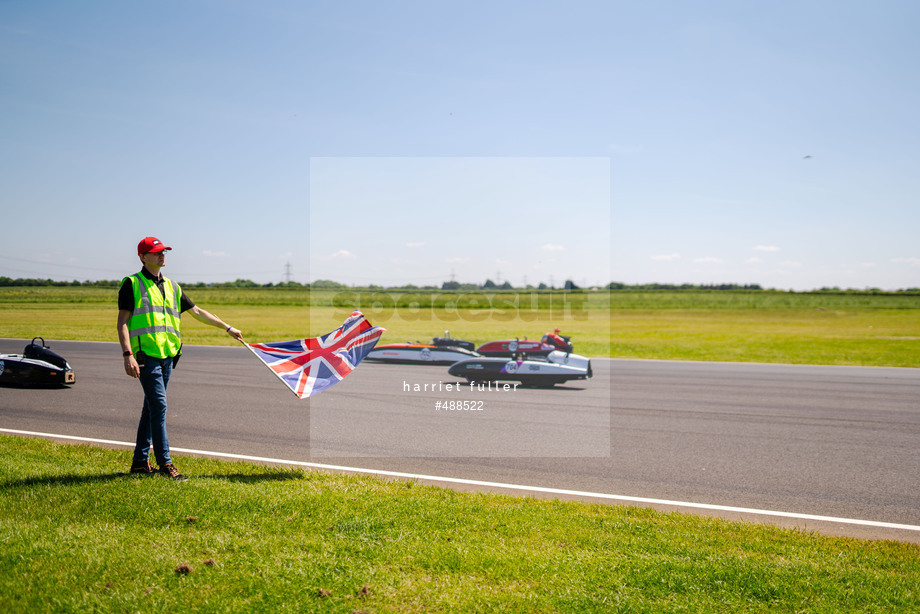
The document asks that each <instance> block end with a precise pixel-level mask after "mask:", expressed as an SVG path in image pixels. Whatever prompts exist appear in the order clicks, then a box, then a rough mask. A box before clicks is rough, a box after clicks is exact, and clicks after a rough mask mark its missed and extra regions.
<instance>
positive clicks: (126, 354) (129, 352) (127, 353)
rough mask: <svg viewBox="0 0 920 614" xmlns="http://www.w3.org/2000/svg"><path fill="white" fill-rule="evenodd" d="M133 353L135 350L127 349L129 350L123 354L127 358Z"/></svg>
mask: <svg viewBox="0 0 920 614" xmlns="http://www.w3.org/2000/svg"><path fill="white" fill-rule="evenodd" d="M133 353H134V352H131V351H127V352H124V353H122V356H124V357H125V358H127V357H128V356H130V355H131V354H133Z"/></svg>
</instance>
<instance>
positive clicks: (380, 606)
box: [0, 436, 920, 613]
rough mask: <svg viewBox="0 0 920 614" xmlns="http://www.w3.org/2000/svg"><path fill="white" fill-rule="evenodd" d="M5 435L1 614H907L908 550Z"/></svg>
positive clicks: (0, 471) (918, 587) (910, 599)
mask: <svg viewBox="0 0 920 614" xmlns="http://www.w3.org/2000/svg"><path fill="white" fill-rule="evenodd" d="M128 460H129V453H128V452H125V451H113V450H108V449H103V448H95V447H89V446H69V445H62V444H57V443H53V442H49V441H44V440H39V439H27V438H20V437H9V436H4V437H0V482H2V487H0V569H2V570H3V573H2V574H0V611H3V612H9V613H17V612H30V613H31V612H87V611H97V612H122V611H125V612H134V611H144V612H167V611H171V612H176V611H183V612H222V611H226V612H312V611H323V612H357V611H364V612H486V611H488V612H492V611H499V610H502V611H505V610H507V611H516V612H560V611H565V612H682V611H683V612H768V611H769V612H899V613H900V612H909V611H918V609H920V546H917V545H913V544H905V543H895V542H868V541H861V540H854V539H841V538H831V537H824V536H820V535H817V534H813V533H807V532H802V531H790V530H781V529H776V528H771V527H766V526H762V525H755V524H748V523H738V522H726V521H720V520H714V519H707V518H701V517H696V516H689V515H682V514H677V513H662V512H656V511H652V510H647V509H636V508H627V507H614V506H604V505H590V504H582V503H574V502H561V501H548V500H536V499H532V498H518V497H510V496H500V495H489V494H475V493H460V492H454V491H450V490H445V489H440V488H434V487H428V486H422V485H419V484H416V483H413V482H406V481H385V480H380V479H376V478H370V477H354V476H342V475H333V474H326V473H320V472H304V471H300V470H287V469H278V468H269V467H262V466H256V465H251V464H243V463H228V462H220V461H215V460H210V459H202V458H178V459H176V460H177V464H178V465H179V467H180V469H181V470H182V471H183V472H184V473H186V474H188V475H190V476H191V479H189V480H188V481H187V482H183V483H176V482H172V481H170V480H167V479H166V478H162V477H141V476H129V475H124V474H123V472H124V471H125V469H126V467H127V463H128Z"/></svg>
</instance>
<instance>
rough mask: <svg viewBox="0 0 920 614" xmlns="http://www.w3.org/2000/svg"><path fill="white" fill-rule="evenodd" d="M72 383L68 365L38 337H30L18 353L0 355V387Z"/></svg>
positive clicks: (70, 369) (74, 380)
mask: <svg viewBox="0 0 920 614" xmlns="http://www.w3.org/2000/svg"><path fill="white" fill-rule="evenodd" d="M36 340H40V341H41V343H36V342H35V341H36ZM76 381H77V380H76V376H75V375H74V371H73V369H72V368H71V366H70V365H69V364H68V363H67V361H66V360H64V358H63V357H62V356H61V355H60V354H57V353H55V352H52V351H51V350H50V349H49V348H48V346H46V345H45V340H44V339H42V338H41V337H34V338H33V339H32V343H30V344H29V345H27V346H26V347H25V349H24V350H23V352H22V354H0V384H2V385H13V386H62V385H65V384H67V385H69V384H73V383H74V382H76Z"/></svg>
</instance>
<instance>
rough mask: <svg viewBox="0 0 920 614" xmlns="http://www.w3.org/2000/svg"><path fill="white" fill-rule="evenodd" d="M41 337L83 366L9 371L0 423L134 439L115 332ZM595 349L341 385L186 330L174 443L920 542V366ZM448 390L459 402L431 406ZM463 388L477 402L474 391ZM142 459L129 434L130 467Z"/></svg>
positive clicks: (175, 383) (132, 391)
mask: <svg viewBox="0 0 920 614" xmlns="http://www.w3.org/2000/svg"><path fill="white" fill-rule="evenodd" d="M27 342H28V340H10V339H0V352H3V353H21V352H22V349H23V346H24V345H25V344H26V343H27ZM47 342H48V345H50V346H51V349H53V350H55V351H57V352H58V353H60V354H61V355H63V356H64V357H65V358H66V359H67V360H68V361H69V362H70V364H71V366H73V368H74V370H75V371H76V377H77V382H76V384H75V385H74V386H73V387H70V388H60V389H37V390H36V389H20V388H8V387H7V388H0V429H12V430H22V431H32V432H38V433H51V434H58V435H67V436H78V437H87V438H96V439H103V440H111V441H118V442H131V441H133V439H134V433H135V430H136V425H137V419H138V416H139V412H140V404H141V401H142V396H141V391H140V385H139V384H138V383H137V382H136V381H134V380H132V379H131V378H129V377H127V376H126V375H125V374H124V371H123V368H122V359H121V356H120V351H119V348H118V347H117V345H116V344H114V343H93V342H68V341H54V340H47ZM592 365H593V369H594V374H595V375H594V378H593V379H590V380H587V381H573V382H568V383H567V384H565V385H563V386H558V387H556V388H555V389H550V390H539V389H523V388H519V389H517V390H513V389H512V390H494V389H493V390H476V389H473V390H471V389H470V388H469V385H468V384H466V383H465V382H459V381H457V380H456V378H453V377H451V376H449V375H448V374H447V368H446V367H433V366H432V367H429V366H425V367H413V366H395V365H382V364H373V363H367V362H365V363H363V364H362V365H361V366H360V367H359V368H358V370H357V371H356V372H355V373H354V374H352V375H351V376H349V377H348V378H347V379H345V380H344V381H343V382H341V383H339V384H337V385H336V386H335V387H334V388H332V389H331V390H330V391H328V392H325V393H322V394H320V395H318V396H316V397H314V398H313V399H310V400H308V401H302V400H299V399H297V398H296V397H295V396H294V395H293V394H292V393H291V392H290V391H288V390H287V389H286V388H284V387H283V385H282V384H281V382H279V381H278V380H277V379H276V378H275V376H274V375H273V374H271V373H270V372H269V371H268V369H266V368H265V367H264V366H262V365H261V364H260V363H259V362H258V361H257V359H256V358H255V357H254V356H253V355H252V354H250V353H249V352H248V351H247V350H246V349H245V348H242V347H233V348H231V347H201V346H196V347H189V348H186V350H185V355H184V356H183V357H182V359H181V361H180V363H179V365H178V367H177V369H176V370H175V371H174V373H173V380H172V381H171V383H170V387H169V403H170V405H169V416H168V428H169V437H170V443H171V445H172V447H173V448H185V449H194V450H206V451H213V452H223V453H233V454H242V455H251V456H258V457H263V458H272V459H283V460H290V461H303V462H314V463H328V464H334V465H341V466H348V467H358V468H364V469H373V470H381V471H396V472H405V473H411V474H418V475H426V476H444V477H450V478H463V479H466V480H473V481H483V482H494V483H501V484H509V485H526V486H534V487H543V488H552V489H564V490H570V491H579V492H583V493H602V494H608V495H617V496H622V497H636V498H646V499H654V500H664V501H668V502H675V503H680V502H684V503H690V504H704V505H709V506H729V507H731V508H743V509H744V510H748V511H740V510H736V509H732V510H725V509H719V508H716V509H712V508H705V507H703V508H697V507H689V506H684V505H678V504H665V503H661V502H658V503H655V504H651V503H644V504H648V505H651V506H653V507H658V508H660V509H663V510H667V511H688V512H692V513H697V514H708V515H718V516H721V517H726V518H731V519H744V520H748V521H753V522H765V523H771V524H776V525H780V526H797V527H800V528H803V529H807V530H817V531H821V532H825V533H828V534H836V535H849V536H854V537H867V538H873V539H896V540H901V541H911V542H917V543H920V530H912V529H910V528H897V527H890V526H878V523H891V524H897V525H909V526H910V527H917V528H920V369H894V368H862V367H822V366H786V365H762V364H727V363H691V362H664V361H640V360H607V359H594V360H593V361H592ZM416 385H418V389H416ZM426 385H427V389H423V387H425V386H426ZM448 385H450V386H451V388H450V389H449V390H448V389H447V386H448ZM439 400H440V401H442V402H449V401H453V402H454V404H455V406H457V407H461V408H460V409H436V408H435V406H436V404H437V402H438V401H439ZM463 401H466V402H467V405H468V406H469V405H477V406H478V407H467V408H466V409H462V402H463ZM457 402H461V403H460V405H459V406H458V405H457ZM0 434H2V432H0ZM176 456H177V457H178V459H177V464H178V465H179V467H180V469H181V467H182V465H181V455H178V454H177V455H176ZM129 461H130V453H129V452H128V451H125V467H126V468H127V466H128V463H129ZM423 481H424V480H423ZM452 487H456V488H465V489H486V490H494V491H507V492H515V493H518V494H522V491H521V490H519V489H516V490H509V489H505V488H501V487H499V486H492V487H488V488H486V487H483V486H482V485H476V484H467V485H462V484H454V485H453V486H452ZM523 494H532V495H534V496H547V495H546V494H545V493H542V494H541V493H540V492H532V493H531V492H527V491H523ZM568 496H569V497H571V498H581V499H586V500H593V498H592V497H590V496H588V495H578V494H570V495H568ZM597 500H602V499H597ZM606 501H607V502H612V503H629V502H628V501H618V500H616V499H613V500H611V499H606ZM752 510H762V511H763V510H766V511H776V512H782V513H793V514H802V515H816V516H822V517H832V518H840V519H855V520H859V521H867V522H868V523H869V524H859V523H846V522H833V521H829V520H814V519H807V520H803V519H802V518H800V517H784V516H782V515H776V514H758V513H751V511H752Z"/></svg>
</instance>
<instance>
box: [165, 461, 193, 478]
mask: <svg viewBox="0 0 920 614" xmlns="http://www.w3.org/2000/svg"><path fill="white" fill-rule="evenodd" d="M159 471H160V474H161V475H165V476H166V477H168V478H172V479H174V480H175V481H177V482H182V481H184V480H187V479H188V478H187V477H185V476H184V475H182V474H181V473H179V470H178V469H176V466H175V465H173V464H172V463H165V464H164V465H163V466H162V467H160V470H159Z"/></svg>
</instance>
